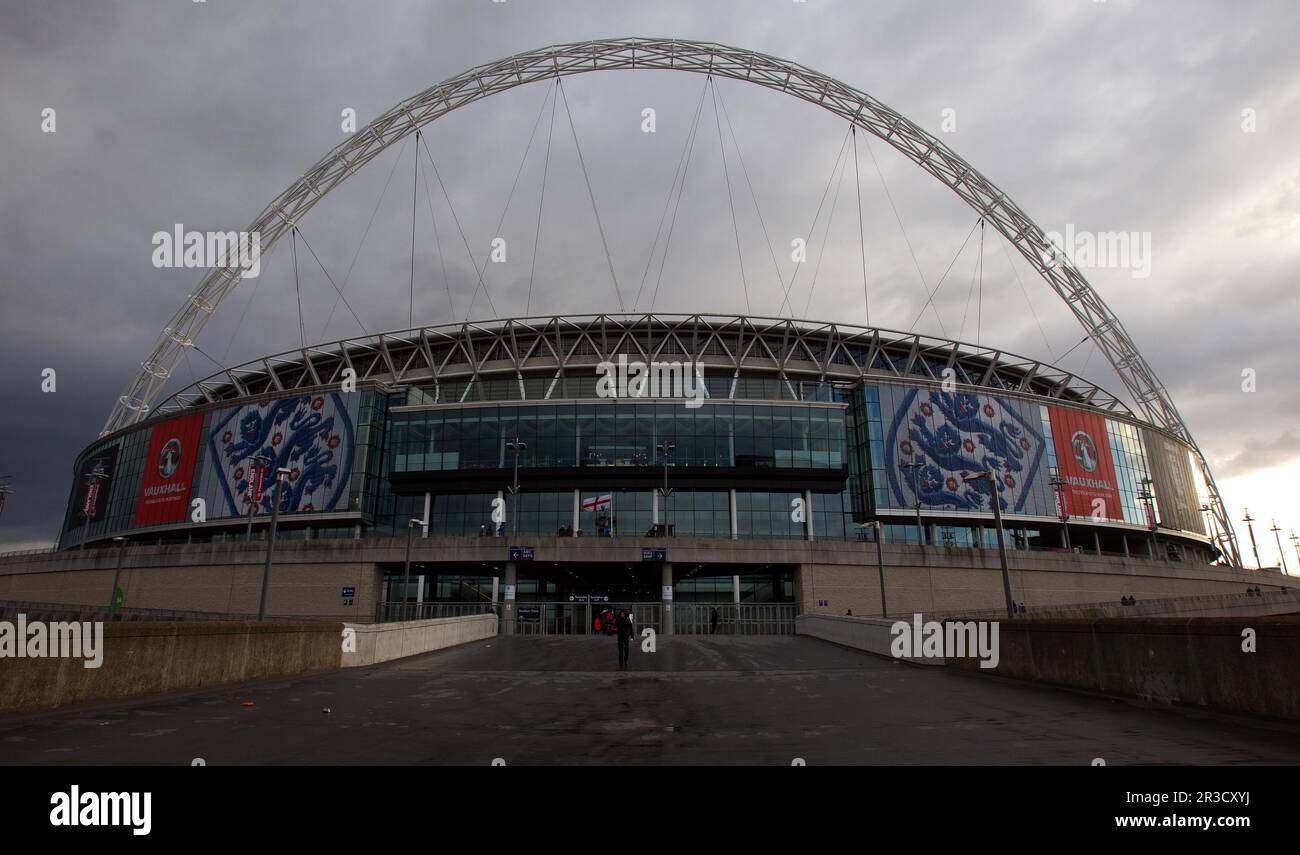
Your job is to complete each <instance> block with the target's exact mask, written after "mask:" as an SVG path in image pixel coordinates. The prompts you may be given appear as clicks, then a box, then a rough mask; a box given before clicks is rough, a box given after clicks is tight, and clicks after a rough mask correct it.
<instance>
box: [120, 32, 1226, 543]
mask: <svg viewBox="0 0 1300 855" xmlns="http://www.w3.org/2000/svg"><path fill="white" fill-rule="evenodd" d="M620 69H621V70H630V69H658V70H665V71H688V72H695V73H698V74H712V75H717V76H718V77H726V78H731V79H734V80H741V81H745V82H749V83H754V84H757V85H759V86H763V87H766V88H768V89H774V90H776V91H779V92H784V93H786V94H789V95H792V96H794V97H796V98H799V99H800V100H803V101H807V102H809V103H811V104H815V105H817V106H819V107H822V108H823V109H826V110H829V111H830V112H832V113H834V114H836V115H838V116H840V117H842V118H844V119H846V120H848V121H849V122H852V123H853V124H854V125H856V126H857V127H859V128H862V129H863V130H864V131H867V132H868V133H871V134H872V135H874V136H876V137H878V138H879V139H881V140H882V141H884V142H886V143H888V144H889V145H890V146H892V147H893V148H895V149H897V150H898V151H899V152H901V153H902V154H903V155H904V156H905V157H907V158H908V159H909V160H911V161H912V162H913V163H915V164H916V165H917V166H919V167H920V168H921V169H923V170H925V171H926V172H928V173H929V174H930V175H932V176H934V177H935V178H937V179H938V180H939V181H940V182H942V183H943V184H944V185H945V186H946V187H948V189H950V190H951V191H952V192H954V193H956V194H957V195H958V196H959V197H961V198H962V200H964V201H965V202H966V204H967V205H969V206H970V207H971V208H972V209H974V210H975V211H976V212H977V213H979V215H980V216H981V217H983V218H984V219H985V220H987V221H988V223H989V224H990V225H992V226H993V227H994V228H996V229H997V230H998V231H999V232H1000V233H1001V234H1002V235H1003V237H1005V238H1006V239H1007V240H1008V241H1010V242H1011V244H1012V246H1014V247H1015V248H1016V250H1017V251H1018V252H1019V253H1020V254H1021V255H1022V256H1023V257H1024V258H1025V259H1026V260H1027V261H1028V262H1029V263H1030V265H1032V266H1033V267H1034V269H1036V270H1037V271H1038V273H1039V275H1040V276H1042V278H1043V280H1044V281H1045V282H1046V283H1047V284H1048V285H1049V286H1050V287H1051V288H1052V290H1053V291H1055V292H1056V294H1057V296H1059V297H1060V298H1061V299H1062V300H1063V301H1064V302H1065V304H1066V306H1068V307H1069V309H1070V311H1071V312H1073V313H1074V316H1075V317H1076V318H1077V319H1078V320H1079V323H1080V324H1081V325H1082V326H1083V328H1084V329H1085V330H1086V331H1087V333H1088V335H1089V336H1090V337H1091V338H1092V340H1093V342H1094V343H1095V344H1096V345H1097V348H1098V349H1099V350H1101V352H1102V353H1103V354H1104V355H1105V356H1106V359H1107V360H1109V361H1110V364H1111V365H1112V366H1113V367H1114V368H1115V372H1116V373H1117V374H1118V375H1119V377H1120V380H1121V381H1122V382H1123V383H1124V385H1125V387H1126V388H1127V389H1128V391H1129V394H1130V395H1132V397H1133V400H1134V403H1135V404H1136V406H1137V408H1138V410H1139V411H1140V412H1141V413H1142V414H1143V415H1144V416H1145V417H1146V418H1147V419H1148V420H1149V421H1151V422H1152V423H1153V424H1155V425H1158V426H1160V427H1163V428H1165V429H1167V430H1169V431H1170V432H1172V433H1174V434H1176V435H1178V436H1180V437H1182V438H1183V439H1184V440H1186V441H1187V442H1188V444H1190V445H1191V446H1192V447H1193V448H1194V449H1196V456H1197V461H1198V464H1199V467H1200V470H1201V474H1202V476H1203V478H1204V481H1205V484H1206V487H1207V489H1208V491H1209V498H1210V504H1211V506H1212V509H1213V516H1214V518H1215V522H1216V523H1217V524H1218V528H1219V531H1220V532H1221V533H1223V536H1222V539H1221V541H1220V543H1221V548H1222V549H1223V552H1224V553H1225V557H1226V558H1227V559H1228V560H1229V561H1230V562H1231V563H1232V564H1233V565H1236V566H1240V563H1241V562H1240V557H1239V555H1238V551H1237V545H1236V541H1235V538H1234V537H1233V534H1232V525H1231V522H1230V521H1229V519H1228V515H1227V511H1226V509H1225V507H1224V505H1223V502H1222V500H1221V498H1220V496H1219V493H1218V489H1217V487H1216V486H1215V483H1214V476H1213V474H1212V473H1211V472H1210V467H1209V464H1208V463H1207V461H1206V459H1205V455H1204V454H1203V453H1202V452H1201V450H1200V448H1199V446H1197V445H1196V441H1195V440H1194V439H1193V438H1192V435H1191V432H1190V431H1189V430H1188V429H1187V426H1186V424H1185V423H1184V422H1183V419H1182V416H1181V415H1180V414H1179V412H1178V409H1177V408H1176V407H1175V406H1174V403H1173V400H1172V398H1171V397H1170V395H1169V392H1168V390H1167V389H1165V386H1164V384H1163V383H1161V382H1160V379H1159V378H1158V377H1157V376H1156V374H1155V371H1153V370H1152V368H1151V366H1150V365H1149V364H1148V363H1147V361H1146V359H1145V358H1144V357H1143V356H1142V354H1141V353H1140V352H1139V351H1138V349H1137V346H1136V345H1135V344H1134V343H1133V340H1132V339H1131V338H1130V337H1129V335H1128V333H1127V332H1126V331H1125V330H1124V326H1123V324H1121V323H1120V321H1119V318H1118V317H1116V316H1115V314H1114V313H1113V312H1111V310H1110V308H1109V307H1107V305H1106V304H1105V302H1103V301H1102V299H1101V297H1100V296H1099V295H1098V294H1097V293H1096V292H1095V291H1094V290H1093V289H1092V287H1091V286H1090V285H1089V284H1088V280H1087V279H1086V278H1085V277H1084V276H1083V274H1082V273H1081V272H1079V270H1077V269H1076V268H1075V267H1074V266H1073V265H1072V264H1071V263H1069V261H1068V260H1060V259H1059V258H1058V257H1053V256H1051V255H1050V252H1051V249H1052V247H1051V244H1050V243H1049V242H1048V240H1047V237H1046V235H1045V234H1044V232H1043V230H1042V229H1041V228H1040V227H1039V226H1038V225H1037V224H1035V223H1034V222H1033V221H1032V220H1031V219H1030V218H1029V217H1028V215H1026V214H1025V213H1024V212H1023V211H1021V210H1020V208H1019V207H1018V206H1017V205H1016V204H1015V203H1014V202H1012V201H1011V200H1010V199H1009V198H1008V197H1007V195H1006V193H1004V192H1003V191H1001V190H999V189H998V188H997V187H996V186H995V185H994V184H993V183H992V182H991V181H989V180H988V179H987V178H985V177H984V176H983V175H982V174H980V172H979V171H978V170H976V169H975V168H974V167H973V166H971V165H970V164H969V163H967V162H966V161H965V160H963V159H962V158H961V157H960V156H958V155H957V154H956V152H954V151H952V150H951V149H949V148H948V146H947V145H945V144H944V143H943V142H941V141H940V140H939V139H938V138H936V137H935V136H934V135H932V134H930V133H928V132H927V131H925V130H923V129H922V128H920V127H918V126H917V125H916V124H915V123H913V122H912V121H911V120H909V119H907V118H906V117H904V116H903V115H901V114H900V113H898V112H897V111H895V110H893V109H891V108H890V107H888V106H886V105H885V104H882V103H881V102H880V101H878V100H876V99H875V98H873V97H872V96H870V95H868V94H866V93H865V92H862V91H860V90H857V89H854V88H853V87H851V86H848V85H847V84H845V83H841V82H840V81H838V80H835V79H834V78H831V77H827V76H826V75H824V74H820V73H818V72H816V71H813V70H812V69H809V68H806V67H804V66H802V65H799V64H798V63H794V62H789V61H788V60H783V59H778V58H776V57H772V56H768V55H766V54H761V53H757V52H754V51H748V50H742V49H740V48H734V47H728V46H726V45H720V44H715V43H712V42H697V41H684V40H678V39H658V38H621V39H601V40H597V41H587V42H575V43H571V44H562V45H553V46H551V47H546V48H541V49H539V50H532V51H527V52H525V53H520V54H516V55H514V56H510V57H506V58H505V59H501V60H497V61H496V62H491V63H487V64H486V65H480V66H477V67H475V68H471V69H469V70H468V71H465V72H462V73H461V74H458V75H456V76H454V77H451V78H449V79H447V80H445V81H443V82H442V83H439V84H437V85H436V86H432V87H430V88H428V89H426V90H424V91H423V92H420V93H419V94H417V95H414V96H412V97H410V98H408V99H406V100H405V101H402V102H400V103H399V104H397V105H396V106H394V107H393V108H392V109H390V110H389V111H388V112H386V113H384V114H383V115H382V116H380V117H379V118H377V119H375V120H374V121H373V122H371V123H370V124H368V125H366V127H364V128H362V129H361V130H359V131H357V132H356V133H355V134H352V135H351V136H349V137H348V139H346V140H345V141H344V142H342V143H340V144H339V145H337V146H335V147H334V149H333V150H331V151H330V152H329V153H328V154H326V155H325V156H324V157H323V158H321V159H320V160H319V161H318V162H317V163H316V165H315V166H313V167H312V168H311V169H309V170H308V171H307V173H306V174H305V175H303V176H302V177H301V178H299V179H298V180H297V181H295V182H294V183H293V184H291V185H290V186H289V187H288V189H286V190H285V191H284V192H283V193H281V194H280V195H279V196H277V197H276V198H275V199H274V200H273V201H272V202H271V203H270V204H268V205H267V206H266V208H265V209H263V211H262V213H261V214H259V215H258V217H257V218H256V219H255V220H254V221H253V222H252V223H251V224H250V225H249V226H248V228H247V231H249V232H258V233H260V235H261V247H262V250H263V251H264V252H265V251H267V250H269V249H270V247H272V246H274V244H275V243H276V241H277V240H279V238H280V237H282V236H283V235H284V234H285V233H286V232H287V231H289V230H290V229H291V228H292V227H293V224H294V223H295V222H296V221H297V220H298V219H300V218H301V217H302V216H303V215H305V214H306V213H307V212H308V211H310V210H311V209H312V208H313V207H314V206H315V205H316V203H317V202H319V201H320V200H321V199H322V198H323V197H324V196H325V194H326V193H328V192H330V191H331V190H333V189H334V188H335V187H337V186H338V185H340V184H342V183H343V182H344V181H345V180H346V179H347V178H348V177H349V176H351V175H352V174H353V173H354V172H356V171H357V170H358V169H360V168H361V167H363V166H365V165H366V164H367V163H369V162H370V161H371V160H373V159H374V158H375V157H376V156H378V155H379V154H380V153H381V152H383V151H384V150H385V149H387V148H388V147H389V146H390V145H392V144H394V143H396V142H399V141H400V140H402V139H404V138H405V137H406V136H407V135H408V134H412V133H414V132H415V131H417V130H418V129H420V128H422V127H423V126H424V125H427V124H428V123H430V122H432V121H434V120H435V119H438V118H440V117H441V116H444V115H446V114H447V113H450V112H451V111H453V110H455V109H456V108H458V107H463V106H465V105H466V104H470V103H473V102H475V101H479V100H481V99H483V98H487V97H488V96H490V95H494V94H496V93H499V92H504V91H506V90H508V89H513V88H515V87H518V86H522V85H524V84H527V83H532V82H535V81H538V80H549V79H554V78H558V77H566V76H572V75H576V74H583V73H586V72H590V71H608V70H620ZM1049 257H1050V258H1052V260H1051V261H1050V262H1049V261H1048V260H1047V259H1048V258H1049ZM240 276H241V271H240V269H239V267H238V265H237V263H236V262H232V263H231V265H230V266H227V267H215V268H212V269H211V270H209V271H208V273H207V274H206V275H205V276H204V277H203V279H202V281H201V282H200V283H199V286H198V288H197V289H196V290H195V292H194V293H193V294H191V295H190V296H189V297H188V298H187V299H186V301H185V303H184V304H183V305H182V306H181V308H180V309H179V310H178V311H177V312H176V314H175V315H174V316H173V317H172V320H171V322H170V323H169V324H168V325H167V326H166V327H164V329H163V331H162V334H161V335H160V337H159V338H158V341H157V342H156V344H155V345H154V347H153V349H152V350H151V351H150V353H149V356H148V357H147V358H146V359H145V360H144V362H142V363H141V369H140V372H139V373H138V374H137V375H136V376H135V378H134V379H133V380H132V382H131V385H130V386H129V387H128V388H127V390H126V392H125V393H124V394H123V395H122V396H121V397H120V398H119V399H118V401H117V403H116V404H115V405H114V407H113V411H112V413H111V414H110V415H109V417H108V421H107V422H106V423H105V425H104V430H103V433H105V434H106V433H110V432H112V431H115V430H118V429H120V428H123V427H126V426H127V425H130V424H133V423H134V422H136V421H139V420H140V419H142V418H144V417H145V416H146V415H147V414H148V413H149V409H150V406H151V405H152V402H153V401H154V400H155V399H156V398H157V396H158V395H159V394H160V393H161V391H162V389H163V388H164V386H165V385H166V383H167V380H168V378H169V377H170V376H171V371H172V369H173V368H174V367H175V365H176V363H177V362H178V361H179V359H180V356H181V354H182V353H183V352H184V349H185V348H186V347H187V346H189V345H190V343H191V342H192V341H193V339H194V337H195V336H196V335H198V333H199V331H200V330H202V329H203V327H204V325H205V324H206V323H207V320H208V318H209V317H211V315H212V313H213V312H214V311H216V309H217V307H218V306H220V305H221V302H222V301H223V300H224V299H225V297H226V296H227V295H228V294H229V293H230V292H231V291H232V290H233V289H234V288H235V286H236V285H237V284H238V282H239V279H240ZM1211 536H1213V532H1212V533H1211Z"/></svg>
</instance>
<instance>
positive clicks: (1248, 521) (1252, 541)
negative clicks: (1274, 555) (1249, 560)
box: [1241, 508, 1264, 570]
mask: <svg viewBox="0 0 1300 855" xmlns="http://www.w3.org/2000/svg"><path fill="white" fill-rule="evenodd" d="M1245 510H1246V516H1244V517H1242V519H1241V521H1242V522H1244V523H1245V524H1246V530H1247V531H1249V532H1250V549H1251V551H1252V552H1254V553H1255V569H1256V570H1260V569H1263V566H1264V565H1262V564H1260V563H1259V545H1258V544H1256V543H1255V527H1254V526H1253V525H1251V523H1253V522H1254V521H1255V518H1254V517H1252V516H1251V515H1250V508H1246V509H1245Z"/></svg>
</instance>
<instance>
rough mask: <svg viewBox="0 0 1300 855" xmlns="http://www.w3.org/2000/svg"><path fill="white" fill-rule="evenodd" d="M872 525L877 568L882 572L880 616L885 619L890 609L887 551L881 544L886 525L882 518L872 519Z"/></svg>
mask: <svg viewBox="0 0 1300 855" xmlns="http://www.w3.org/2000/svg"><path fill="white" fill-rule="evenodd" d="M871 527H872V528H874V529H875V530H876V570H878V571H879V573H880V617H881V618H882V619H884V618H887V617H889V610H888V609H887V608H886V607H885V553H884V547H883V546H882V545H881V544H882V543H883V542H884V540H885V527H884V525H882V524H881V522H880V520H872V521H871Z"/></svg>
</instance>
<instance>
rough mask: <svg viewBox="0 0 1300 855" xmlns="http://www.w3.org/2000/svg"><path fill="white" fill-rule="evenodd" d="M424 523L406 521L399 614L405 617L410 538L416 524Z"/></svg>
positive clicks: (409, 569) (421, 521)
mask: <svg viewBox="0 0 1300 855" xmlns="http://www.w3.org/2000/svg"><path fill="white" fill-rule="evenodd" d="M422 525H424V520H409V521H408V522H407V523H406V565H405V567H404V569H403V570H402V609H401V615H402V617H403V618H405V617H406V613H407V608H406V589H407V588H408V587H410V584H411V538H412V537H414V536H415V529H416V527H417V526H422Z"/></svg>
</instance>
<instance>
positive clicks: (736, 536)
mask: <svg viewBox="0 0 1300 855" xmlns="http://www.w3.org/2000/svg"><path fill="white" fill-rule="evenodd" d="M729 507H730V509H731V539H732V540H740V531H739V526H737V525H736V491H735V490H734V489H733V490H732V491H731V499H730V502H729Z"/></svg>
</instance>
